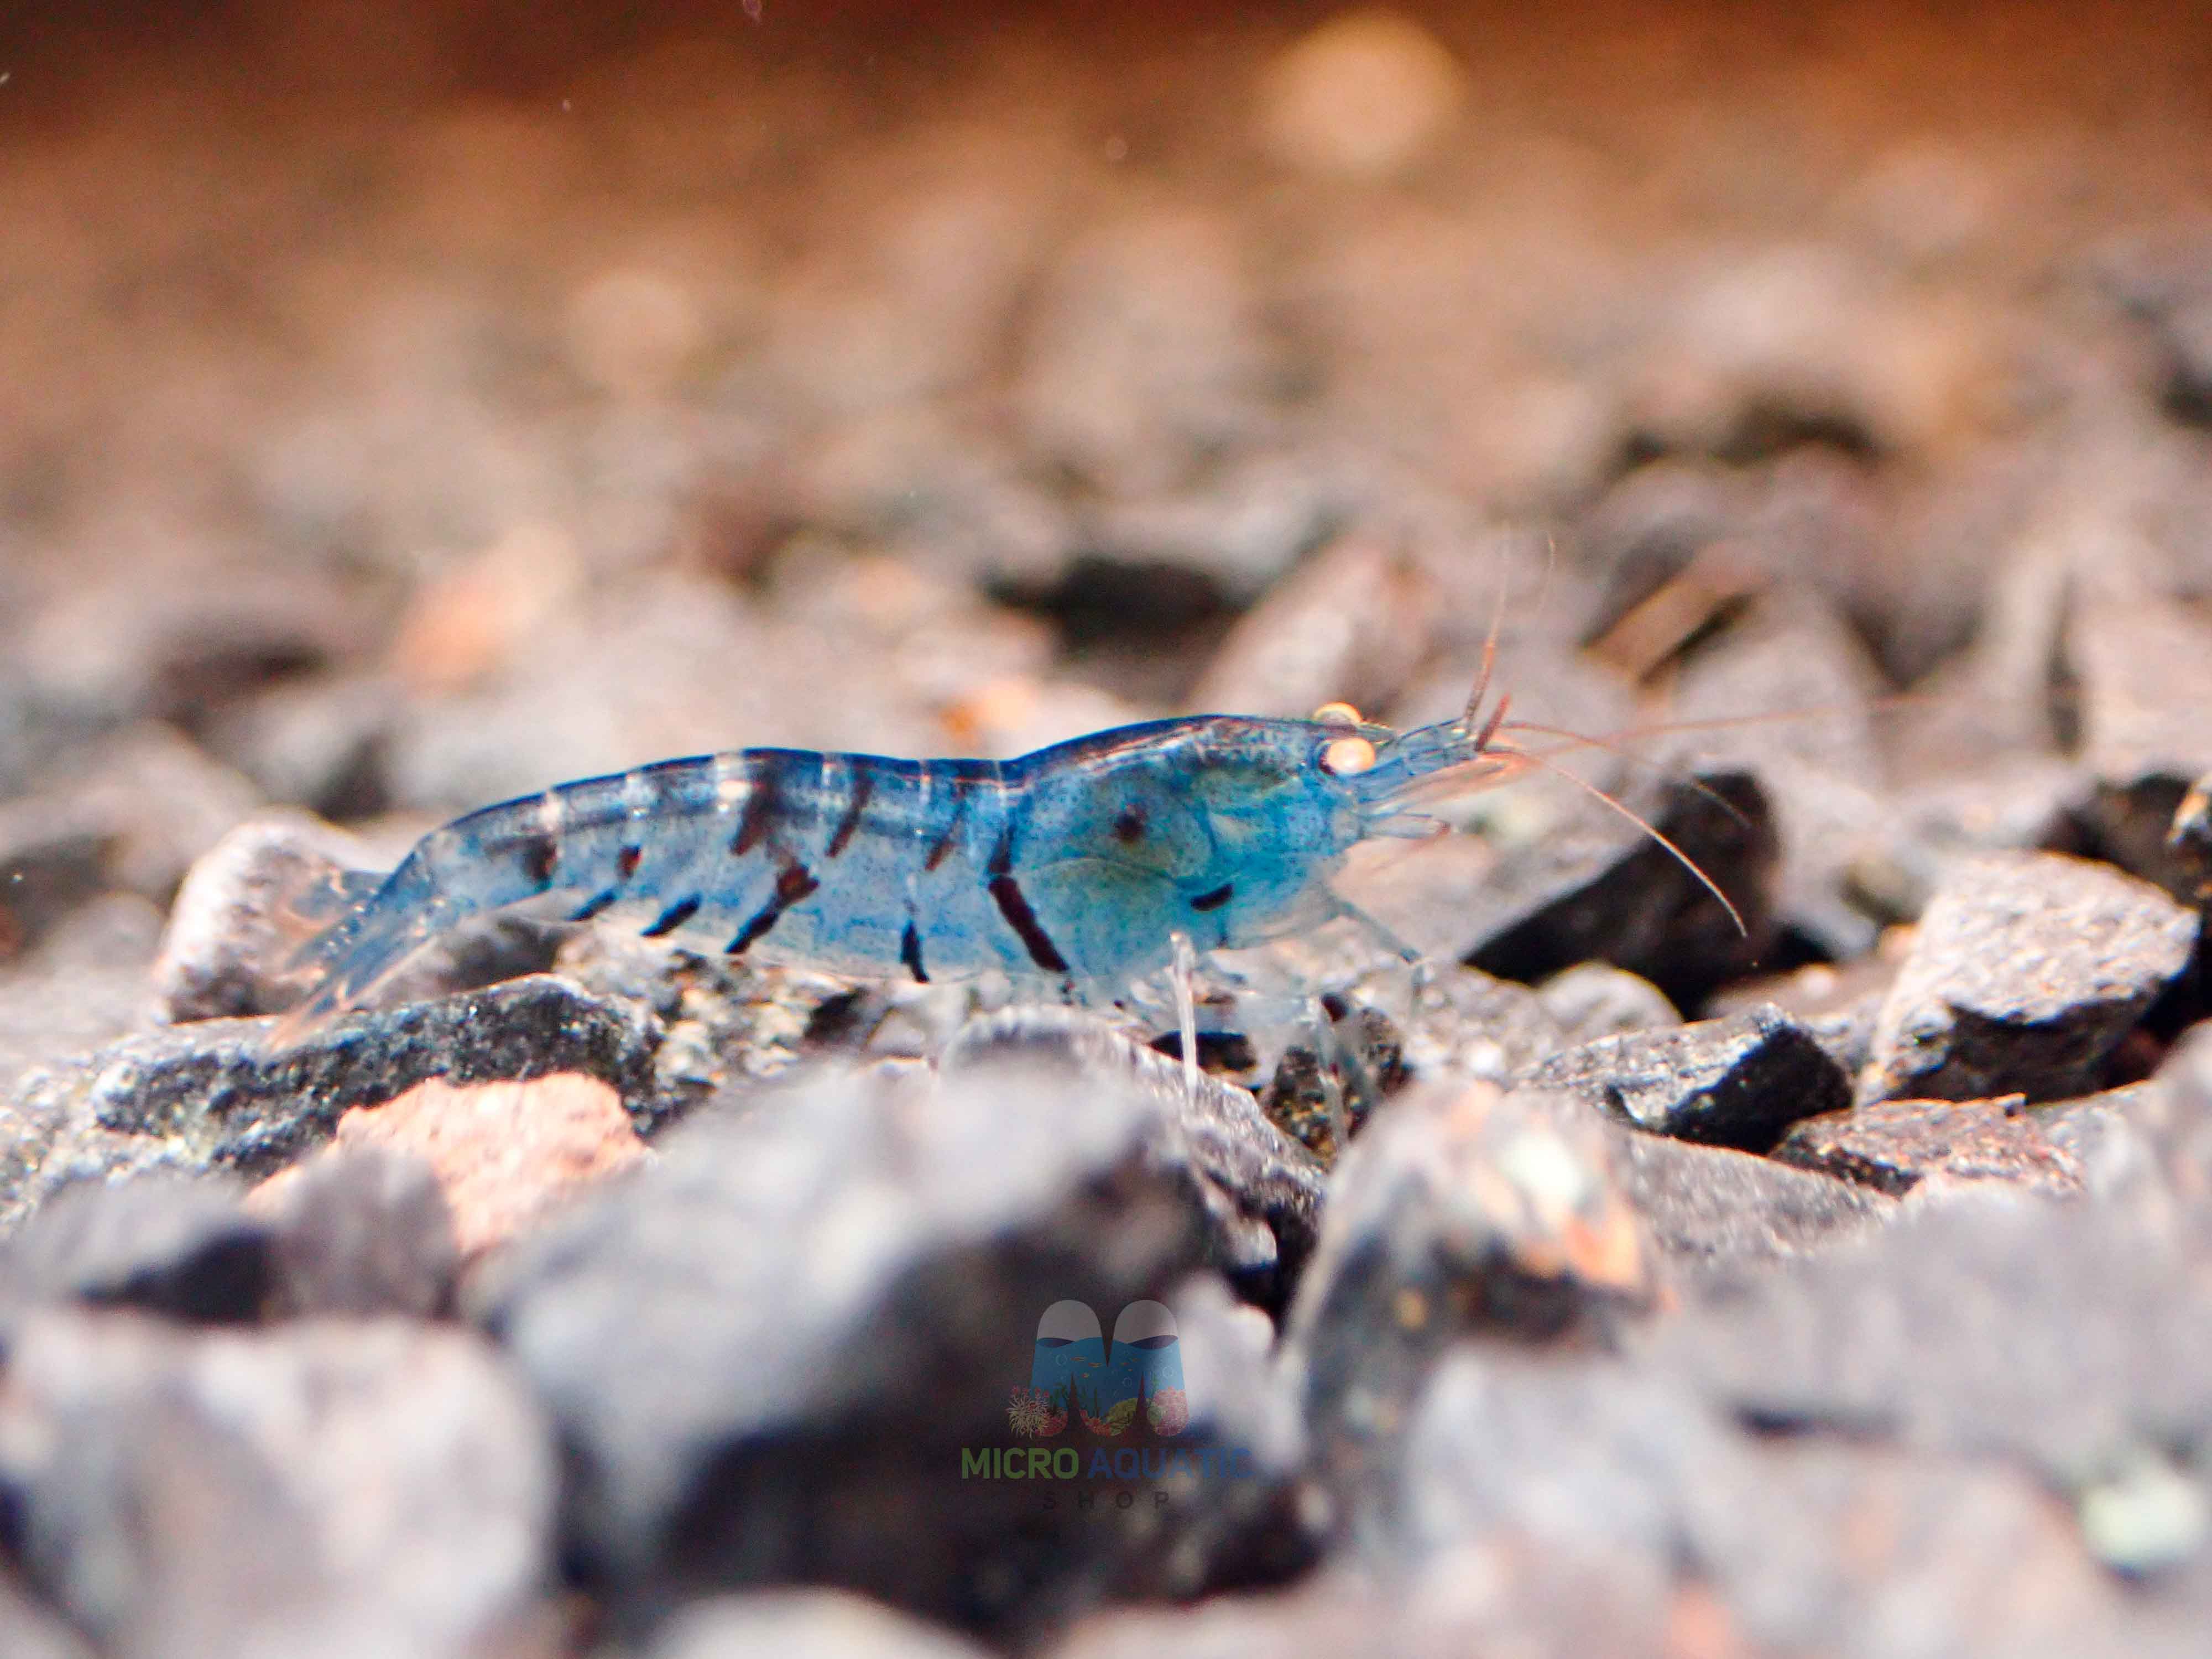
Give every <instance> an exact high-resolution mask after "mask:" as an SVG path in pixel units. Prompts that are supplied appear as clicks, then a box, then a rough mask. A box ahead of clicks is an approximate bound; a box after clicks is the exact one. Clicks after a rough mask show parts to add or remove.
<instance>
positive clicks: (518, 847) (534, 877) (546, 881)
mask: <svg viewBox="0 0 2212 1659" xmlns="http://www.w3.org/2000/svg"><path fill="white" fill-rule="evenodd" d="M514 856H515V860H516V862H518V863H519V864H520V865H521V866H522V873H523V875H524V876H525V877H526V878H528V879H529V882H530V884H531V885H532V886H533V887H535V888H536V889H537V890H538V891H539V892H541V893H542V892H544V890H546V889H547V888H548V887H550V886H551V885H552V884H553V872H554V870H555V868H556V867H557V866H559V864H560V862H561V847H560V843H559V842H556V841H555V840H554V839H553V837H552V836H548V835H544V834H539V835H535V836H524V837H523V838H522V839H521V840H520V841H519V842H515V844H514Z"/></svg>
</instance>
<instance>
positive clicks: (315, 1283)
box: [256, 1146, 460, 1319]
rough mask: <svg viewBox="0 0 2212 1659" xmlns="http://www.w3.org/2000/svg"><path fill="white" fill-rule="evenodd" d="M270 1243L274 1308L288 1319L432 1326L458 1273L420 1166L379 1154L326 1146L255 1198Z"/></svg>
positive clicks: (434, 1187)
mask: <svg viewBox="0 0 2212 1659" xmlns="http://www.w3.org/2000/svg"><path fill="white" fill-rule="evenodd" d="M256 1197H257V1206H256V1207H257V1210H258V1213H259V1214H260V1215H262V1216H263V1217H264V1218H266V1220H267V1222H268V1225H269V1226H270V1230H271V1231H272V1232H273V1233H274V1235H275V1237H274V1240H273V1245H274V1255H275V1257H276V1304H277V1306H278V1309H279V1310H281V1311H283V1312H284V1313H287V1314H291V1315H295V1316H300V1315H310V1316H311V1315H318V1314H333V1315H343V1316H347V1317H349V1318H368V1317H369V1316H373V1315H376V1314H404V1315H407V1316H411V1317H413V1318H416V1319H431V1318H435V1317H437V1316H440V1315H441V1314H443V1313H446V1312H447V1311H448V1310H449V1309H450V1308H451V1306H452V1303H453V1288H454V1285H455V1282H456V1279H457V1278H458V1276H459V1268H460V1248H459V1245H458V1244H457V1243H455V1241H454V1237H453V1217H452V1214H451V1213H450V1212H449V1211H448V1210H447V1205H446V1200H445V1196H444V1194H443V1193H442V1192H441V1190H440V1188H439V1186H438V1182H437V1178H436V1177H435V1176H434V1175H433V1174H432V1172H431V1170H430V1168H429V1166H428V1164H424V1163H422V1161H421V1160H420V1159H417V1158H409V1157H407V1156H405V1155H404V1154H402V1153H398V1152H391V1151H387V1150H386V1149H385V1148H383V1147H380V1146H332V1147H325V1149H324V1150H323V1151H322V1152H318V1153H316V1154H315V1155H314V1156H313V1158H308V1159H307V1161H306V1162H304V1163H302V1164H300V1165H299V1166H298V1167H297V1168H296V1169H295V1170H288V1171H287V1172H286V1173H285V1175H284V1176H283V1179H282V1182H281V1184H280V1185H279V1186H278V1187H276V1188H275V1189H274V1190H273V1194H272V1195H270V1196H268V1197H266V1198H265V1199H264V1198H263V1197H262V1195H261V1194H257V1195H256Z"/></svg>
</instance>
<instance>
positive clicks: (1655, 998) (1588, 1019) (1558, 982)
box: [1536, 962, 1682, 1042]
mask: <svg viewBox="0 0 2212 1659" xmlns="http://www.w3.org/2000/svg"><path fill="white" fill-rule="evenodd" d="M1536 996H1537V999H1538V1000H1540V1001H1541V1003H1542V1004H1543V1007H1544V1012H1546V1013H1547V1014H1549V1015H1550V1016H1551V1017H1552V1018H1553V1019H1555V1020H1557V1021H1558V1022H1559V1030H1560V1034H1561V1036H1562V1037H1563V1038H1564V1039H1565V1041H1566V1042H1591V1041H1593V1040H1595V1038H1598V1037H1608V1036H1627V1035H1628V1034H1629V1033H1630V1032H1631V1031H1650V1030H1658V1029H1660V1028H1662V1027H1664V1026H1669V1025H1679V1024H1681V1021H1682V1016H1681V1015H1680V1013H1679V1012H1676V1010H1675V1007H1674V1004H1673V1003H1671V1002H1669V1001H1668V1000H1667V998H1666V995H1665V994H1664V993H1662V991H1661V990H1660V989H1659V987H1657V986H1656V985H1654V984H1653V983H1652V982H1651V981H1650V980H1648V979H1643V978H1639V977H1638V975H1634V974H1632V973H1630V972H1628V971H1627V970H1626V969H1621V968H1615V967H1614V966H1613V964H1612V963H1605V962H1585V963H1580V964H1578V965H1577V966H1575V967H1572V968H1570V969H1567V970H1566V971H1565V973H1562V974H1554V975H1552V977H1551V978H1549V979H1547V980H1546V981H1544V982H1543V983H1542V984H1541V985H1539V986H1538V987H1536Z"/></svg>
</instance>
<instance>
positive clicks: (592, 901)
mask: <svg viewBox="0 0 2212 1659" xmlns="http://www.w3.org/2000/svg"><path fill="white" fill-rule="evenodd" d="M615 893H616V890H615V889H613V888H611V887H610V888H608V889H607V890H605V892H603V893H599V894H597V895H595V896H592V897H591V898H588V899H586V900H585V901H584V902H583V903H582V904H580V905H579V906H578V907H577V908H576V914H575V915H572V916H570V917H569V918H568V920H569V921H590V920H591V919H592V917H593V916H596V915H599V912H600V911H602V910H604V909H605V908H607V907H608V906H609V905H611V904H612V903H613V902H615Z"/></svg>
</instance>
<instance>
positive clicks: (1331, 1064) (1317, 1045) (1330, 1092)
mask: <svg viewBox="0 0 2212 1659" xmlns="http://www.w3.org/2000/svg"><path fill="white" fill-rule="evenodd" d="M1306 1018H1307V1019H1309V1020H1310V1021H1311V1022H1312V1024H1313V1033H1314V1067H1315V1070H1316V1073H1317V1074H1318V1075H1319V1078H1320V1081H1321V1094H1322V1101H1323V1102H1324V1103H1326V1104H1327V1105H1328V1138H1329V1140H1330V1142H1331V1144H1333V1145H1334V1146H1335V1148H1336V1156H1338V1157H1340V1158H1341V1157H1342V1156H1343V1155H1344V1149H1345V1148H1346V1146H1350V1145H1351V1144H1352V1112H1351V1109H1350V1108H1349V1107H1348V1106H1347V1105H1346V1101H1345V1095H1344V1078H1343V1074H1342V1072H1341V1070H1340V1068H1341V1067H1342V1066H1343V1065H1344V1063H1345V1058H1346V1050H1345V1048H1344V1046H1343V1045H1342V1044H1341V1043H1340V1042H1338V1041H1337V1040H1336V1022H1335V1021H1334V1020H1333V1019H1331V1018H1329V1017H1328V1003H1326V1002H1325V1001H1323V1000H1322V999H1321V998H1320V997H1319V996H1313V997H1310V998H1308V999H1307V1000H1306Z"/></svg>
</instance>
